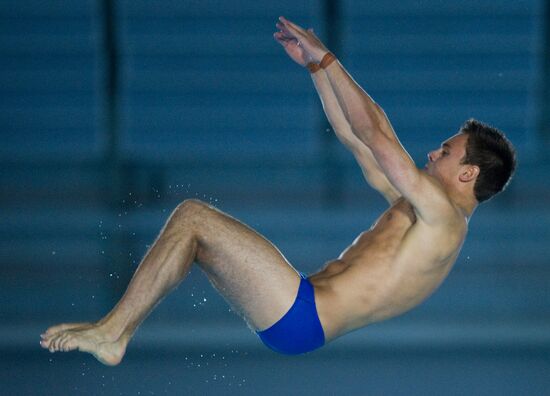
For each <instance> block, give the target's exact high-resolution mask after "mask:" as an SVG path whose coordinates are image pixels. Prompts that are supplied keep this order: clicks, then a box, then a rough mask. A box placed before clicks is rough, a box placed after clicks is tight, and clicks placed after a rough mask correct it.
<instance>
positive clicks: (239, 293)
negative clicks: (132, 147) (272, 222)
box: [196, 204, 300, 330]
mask: <svg viewBox="0 0 550 396" xmlns="http://www.w3.org/2000/svg"><path fill="white" fill-rule="evenodd" d="M203 205H204V210H203V211H202V214H201V215H199V216H200V220H199V224H200V225H199V226H198V227H197V230H198V231H197V238H198V249H197V257H196V262H197V264H198V265H199V266H200V267H201V268H202V269H203V271H204V272H205V273H206V275H207V276H208V278H209V279H210V281H211V282H212V284H213V285H214V287H215V288H216V289H217V290H218V291H219V292H220V294H222V295H223V296H224V298H225V299H226V300H227V301H228V302H229V304H230V305H231V306H232V307H233V309H235V310H236V311H238V313H239V314H241V315H242V316H244V318H245V320H246V321H247V322H248V324H249V325H250V326H251V327H252V328H253V329H254V330H264V329H266V328H268V327H270V326H271V325H273V324H274V323H276V322H277V321H278V320H279V319H280V318H281V317H282V316H283V315H284V314H285V313H286V312H287V311H288V310H289V309H290V307H291V306H292V304H293V303H294V300H295V299H296V294H297V292H298V287H299V285H300V276H299V274H298V272H297V271H296V270H295V269H294V268H293V267H292V265H291V264H290V263H289V262H288V261H287V260H286V258H285V257H284V256H283V255H282V253H281V252H280V251H279V250H278V249H277V248H276V247H275V246H274V245H273V244H272V243H271V242H270V241H268V240H267V239H266V238H264V237H263V236H262V235H260V234H259V233H258V232H256V231H254V230H253V229H252V228H250V227H248V226H247V225H245V224H243V223H242V222H240V221H238V220H237V219H235V218H233V217H231V216H229V215H227V214H225V213H223V212H221V211H220V210H218V209H216V208H213V207H211V206H208V205H206V204H203Z"/></svg>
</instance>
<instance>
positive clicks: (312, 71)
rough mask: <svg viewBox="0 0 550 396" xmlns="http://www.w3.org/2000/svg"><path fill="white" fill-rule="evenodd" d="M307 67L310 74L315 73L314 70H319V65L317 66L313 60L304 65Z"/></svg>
mask: <svg viewBox="0 0 550 396" xmlns="http://www.w3.org/2000/svg"><path fill="white" fill-rule="evenodd" d="M306 67H307V69H308V70H309V72H310V73H311V74H313V73H315V72H318V71H319V70H321V66H319V65H318V64H317V63H313V62H309V63H308V64H307V65H306Z"/></svg>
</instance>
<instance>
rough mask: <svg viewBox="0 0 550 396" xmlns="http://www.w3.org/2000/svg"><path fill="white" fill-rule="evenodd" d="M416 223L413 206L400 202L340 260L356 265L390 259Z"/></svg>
mask: <svg viewBox="0 0 550 396" xmlns="http://www.w3.org/2000/svg"><path fill="white" fill-rule="evenodd" d="M415 223H416V215H415V213H414V210H413V208H412V206H411V205H410V204H409V203H408V202H407V201H405V200H403V199H402V200H399V201H398V202H397V203H396V204H394V205H393V206H392V207H391V208H389V209H388V210H386V211H385V212H384V213H383V214H382V215H381V216H380V217H379V218H378V219H377V220H376V221H375V222H374V224H373V225H372V227H371V228H370V229H369V230H367V231H365V232H363V233H361V234H360V235H359V236H358V237H357V238H356V239H355V241H354V242H353V243H352V244H351V245H350V246H349V247H348V248H347V249H346V250H344V251H343V252H342V254H341V255H340V257H339V260H343V261H346V262H348V263H349V264H355V262H356V261H358V260H360V261H369V262H371V260H367V259H372V258H376V259H377V261H379V260H380V259H386V260H387V259H390V258H391V257H392V256H393V255H394V254H395V253H396V251H397V250H398V249H399V247H400V245H401V243H402V241H403V238H404V236H405V234H406V233H407V231H408V230H409V229H410V228H411V227H412V226H413V225H414V224H415Z"/></svg>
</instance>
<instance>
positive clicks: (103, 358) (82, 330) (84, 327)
mask: <svg viewBox="0 0 550 396" xmlns="http://www.w3.org/2000/svg"><path fill="white" fill-rule="evenodd" d="M41 337H42V341H40V345H41V346H42V348H44V349H49V351H50V352H52V353H53V352H58V351H61V352H68V351H72V350H74V349H78V350H79V351H81V352H88V353H91V354H92V355H93V356H94V357H95V358H96V359H97V360H99V361H100V362H101V363H103V364H106V365H109V366H114V365H117V364H119V363H120V361H121V360H122V358H123V356H124V353H125V352H126V345H127V344H128V341H129V339H128V337H124V336H123V337H119V338H115V337H113V336H112V335H110V334H109V333H108V332H107V331H106V330H105V329H104V328H102V327H101V326H99V325H97V324H95V323H64V324H61V325H57V326H52V327H50V328H49V329H48V330H46V332H45V333H44V334H41Z"/></svg>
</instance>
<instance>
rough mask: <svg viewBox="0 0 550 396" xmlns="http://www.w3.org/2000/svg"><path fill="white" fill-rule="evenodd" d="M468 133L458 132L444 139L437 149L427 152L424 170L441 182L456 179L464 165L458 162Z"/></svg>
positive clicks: (461, 156) (462, 155)
mask: <svg viewBox="0 0 550 396" xmlns="http://www.w3.org/2000/svg"><path fill="white" fill-rule="evenodd" d="M467 142H468V135H466V134H464V133H458V134H456V135H454V136H453V137H451V138H450V139H448V140H446V141H444V142H443V143H442V144H441V147H439V148H438V149H437V150H433V151H430V152H429V153H428V163H427V164H426V166H425V167H424V169H425V170H426V172H427V173H428V174H429V175H431V176H433V177H435V178H436V179H438V180H440V181H442V182H448V181H453V180H455V179H456V180H458V175H459V174H460V171H461V169H462V167H463V166H464V165H462V164H461V163H460V162H461V160H462V158H464V155H465V154H466V144H467Z"/></svg>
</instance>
